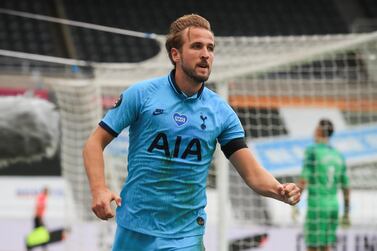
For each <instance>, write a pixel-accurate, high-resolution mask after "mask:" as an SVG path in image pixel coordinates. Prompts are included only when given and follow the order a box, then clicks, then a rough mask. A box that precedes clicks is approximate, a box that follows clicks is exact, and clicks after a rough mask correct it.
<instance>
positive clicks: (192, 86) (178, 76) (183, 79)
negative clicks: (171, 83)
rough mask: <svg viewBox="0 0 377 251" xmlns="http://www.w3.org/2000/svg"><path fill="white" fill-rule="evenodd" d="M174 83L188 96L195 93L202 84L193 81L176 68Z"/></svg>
mask: <svg viewBox="0 0 377 251" xmlns="http://www.w3.org/2000/svg"><path fill="white" fill-rule="evenodd" d="M175 83H176V85H177V86H178V87H179V89H180V90H181V91H182V92H183V93H184V94H186V95H187V96H189V97H191V96H192V95H194V94H195V93H197V92H198V91H199V90H200V88H201V87H202V84H203V83H201V82H199V83H198V82H196V81H194V80H193V79H192V78H190V77H188V76H187V75H186V74H184V73H183V72H181V71H177V70H176V71H175Z"/></svg>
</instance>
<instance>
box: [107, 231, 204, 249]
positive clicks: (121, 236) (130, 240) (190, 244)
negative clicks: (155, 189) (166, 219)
mask: <svg viewBox="0 0 377 251" xmlns="http://www.w3.org/2000/svg"><path fill="white" fill-rule="evenodd" d="M204 250H205V248H204V245H203V235H198V236H191V237H184V238H161V237H156V236H151V235H147V234H143V233H139V232H135V231H132V230H129V229H126V228H123V227H121V226H119V225H118V226H117V229H116V233H115V240H114V245H113V249H112V251H204Z"/></svg>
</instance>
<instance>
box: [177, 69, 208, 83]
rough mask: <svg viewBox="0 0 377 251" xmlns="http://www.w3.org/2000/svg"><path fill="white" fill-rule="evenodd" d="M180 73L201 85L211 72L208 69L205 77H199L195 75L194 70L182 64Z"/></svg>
mask: <svg viewBox="0 0 377 251" xmlns="http://www.w3.org/2000/svg"><path fill="white" fill-rule="evenodd" d="M182 71H183V72H184V73H185V74H186V76H188V77H189V78H191V79H192V80H194V81H195V82H196V83H203V82H205V81H207V80H208V78H209V75H210V74H211V70H210V69H209V68H208V75H207V76H200V75H198V74H196V72H195V68H193V69H190V68H188V67H186V66H185V65H184V64H182Z"/></svg>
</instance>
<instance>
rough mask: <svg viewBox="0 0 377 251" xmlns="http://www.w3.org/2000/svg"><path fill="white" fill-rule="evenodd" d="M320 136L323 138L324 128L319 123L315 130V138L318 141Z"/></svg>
mask: <svg viewBox="0 0 377 251" xmlns="http://www.w3.org/2000/svg"><path fill="white" fill-rule="evenodd" d="M320 138H322V128H321V126H320V125H317V126H316V128H315V130H314V140H315V141H316V142H317V141H319V139H320Z"/></svg>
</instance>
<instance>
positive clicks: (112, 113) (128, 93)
mask: <svg viewBox="0 0 377 251" xmlns="http://www.w3.org/2000/svg"><path fill="white" fill-rule="evenodd" d="M141 94H142V91H141V90H140V88H138V86H132V87H130V88H128V89H127V90H125V91H123V92H122V94H121V95H120V97H119V99H118V101H117V102H116V104H115V105H114V107H112V108H111V109H109V110H108V111H107V113H106V114H105V116H104V118H103V119H102V120H101V122H100V126H101V127H103V128H104V129H105V130H107V131H108V132H110V133H111V134H113V136H118V134H119V133H120V132H121V131H122V130H123V129H125V128H126V127H128V126H129V125H130V124H131V123H132V122H133V121H136V120H137V119H138V114H139V112H140V109H141V106H142V95H141Z"/></svg>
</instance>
